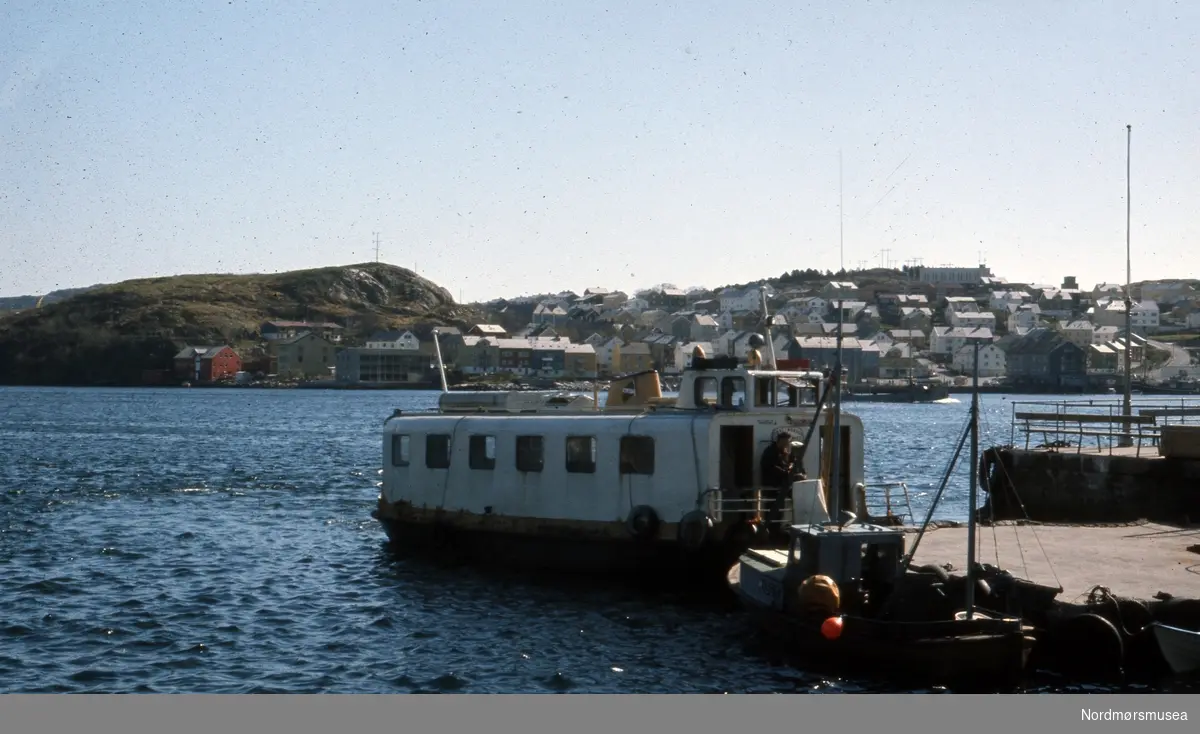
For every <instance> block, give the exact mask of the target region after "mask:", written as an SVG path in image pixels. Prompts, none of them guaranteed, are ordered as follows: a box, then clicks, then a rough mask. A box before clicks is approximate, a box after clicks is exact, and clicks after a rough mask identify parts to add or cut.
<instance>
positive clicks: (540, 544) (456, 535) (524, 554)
mask: <svg viewBox="0 0 1200 734" xmlns="http://www.w3.org/2000/svg"><path fill="white" fill-rule="evenodd" d="M372 514H373V515H374V517H375V518H376V520H378V521H379V523H380V524H381V525H382V527H383V529H384V531H385V532H386V533H387V537H388V541H389V545H390V546H391V548H392V550H393V551H396V552H399V553H403V554H411V555H416V556H423V557H427V558H431V559H435V560H438V561H443V562H452V563H468V564H470V565H474V566H480V567H494V568H503V569H506V570H513V571H535V572H553V573H568V574H584V575H589V576H613V577H619V578H621V579H623V580H628V581H634V582H638V581H650V582H653V583H654V584H656V585H673V584H676V583H677V584H680V585H697V584H699V585H702V586H707V585H712V586H716V587H718V588H724V578H725V574H726V572H727V571H728V570H729V567H730V566H731V565H732V564H734V563H736V561H737V558H738V556H739V554H741V553H743V552H745V550H746V546H745V544H744V543H735V542H710V543H706V544H704V545H701V546H700V547H698V548H696V549H688V548H685V547H684V546H683V545H682V544H681V543H679V542H678V541H671V540H664V539H661V538H660V539H653V540H638V539H636V538H633V537H632V536H629V537H620V536H618V535H615V534H595V535H588V534H585V533H582V532H575V533H570V532H563V531H561V530H557V529H555V528H548V529H547V530H548V532H543V533H537V532H511V531H503V530H495V529H489V528H487V527H481V526H478V525H477V526H474V527H471V526H464V525H462V524H455V523H453V522H437V521H433V522H430V521H426V520H414V519H411V518H404V517H395V516H388V515H387V514H384V513H381V512H380V511H378V510H376V511H375V512H374V513H372Z"/></svg>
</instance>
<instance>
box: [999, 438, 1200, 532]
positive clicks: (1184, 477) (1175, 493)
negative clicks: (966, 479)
mask: <svg viewBox="0 0 1200 734" xmlns="http://www.w3.org/2000/svg"><path fill="white" fill-rule="evenodd" d="M981 468H983V469H984V471H985V473H984V474H983V475H982V476H981V483H983V484H984V487H983V488H984V490H985V491H986V492H987V493H988V500H987V504H986V505H985V506H984V507H983V508H982V509H981V511H980V517H981V519H985V520H986V519H990V518H993V517H994V518H995V519H997V520H1020V519H1025V518H1026V517H1028V519H1030V520H1036V521H1040V522H1063V523H1089V522H1094V523H1109V522H1132V521H1135V520H1139V519H1145V520H1150V521H1152V522H1165V523H1190V522H1200V460H1196V459H1176V458H1165V457H1162V456H1158V455H1157V449H1156V448H1143V449H1142V455H1141V456H1135V455H1133V454H1131V453H1128V454H1118V453H1114V454H1108V453H1097V452H1092V453H1087V452H1081V453H1075V452H1071V451H1069V450H1068V451H1061V452H1060V451H1049V450H1044V449H1035V450H1025V449H1015V448H1001V449H990V450H988V451H987V452H986V453H985V455H984V462H983V467H981ZM1014 488H1015V491H1014Z"/></svg>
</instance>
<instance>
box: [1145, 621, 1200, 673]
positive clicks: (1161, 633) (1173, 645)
mask: <svg viewBox="0 0 1200 734" xmlns="http://www.w3.org/2000/svg"><path fill="white" fill-rule="evenodd" d="M1151 627H1152V629H1153V630H1154V638H1155V640H1157V641H1158V648H1159V650H1160V651H1161V652H1162V656H1163V659H1164V660H1166V661H1167V665H1169V666H1171V671H1172V672H1174V673H1175V674H1176V675H1185V674H1188V673H1195V672H1196V671H1198V670H1200V632H1193V631H1192V630H1185V629H1180V628H1178V627H1170V626H1167V625H1164V624H1154V625H1152V626H1151Z"/></svg>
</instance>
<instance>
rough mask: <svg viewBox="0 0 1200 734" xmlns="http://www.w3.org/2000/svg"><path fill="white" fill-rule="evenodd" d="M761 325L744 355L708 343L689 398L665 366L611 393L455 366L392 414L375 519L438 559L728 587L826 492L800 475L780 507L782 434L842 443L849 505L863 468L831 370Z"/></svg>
mask: <svg viewBox="0 0 1200 734" xmlns="http://www.w3.org/2000/svg"><path fill="white" fill-rule="evenodd" d="M764 310H765V298H764ZM756 336H757V337H758V338H757V339H755V338H753V337H752V338H751V342H752V347H753V348H752V349H751V350H750V352H749V354H748V355H747V356H746V357H745V358H735V357H727V356H714V357H708V356H706V355H705V354H704V353H703V351H702V350H697V351H696V352H695V353H694V354H693V355H692V358H691V360H690V363H689V364H688V365H687V366H686V368H685V369H684V371H683V372H682V373H681V374H680V376H679V393H678V397H664V396H663V395H662V391H661V382H660V378H659V376H658V373H657V372H656V371H655V370H648V371H644V372H638V373H635V374H628V375H624V376H621V377H619V378H616V379H614V380H612V381H611V383H610V386H609V389H608V392H607V397H606V399H605V400H604V401H603V403H602V402H601V401H600V399H599V394H598V392H597V391H594V392H593V395H591V396H588V395H580V394H576V395H564V394H561V393H548V392H457V391H456V392H450V391H449V390H448V389H446V386H445V379H444V377H443V380H442V385H443V391H442V394H441V396H440V398H439V403H438V406H437V408H436V409H433V410H428V411H417V412H407V411H404V412H402V411H399V410H397V411H396V412H395V413H394V414H393V415H392V416H390V417H389V418H387V420H386V421H385V423H384V426H383V430H382V439H383V442H382V459H383V467H382V486H381V490H380V493H379V497H378V501H377V507H376V509H375V510H374V511H373V512H372V515H373V516H374V517H375V518H376V519H377V520H378V521H379V522H380V523H381V525H382V526H383V528H384V529H385V531H386V533H387V536H388V538H389V541H390V543H391V545H392V546H393V547H394V548H397V549H402V550H409V551H417V552H424V551H433V552H434V553H435V555H437V556H438V557H447V556H453V557H457V558H461V559H462V560H465V561H468V562H471V563H488V564H499V565H503V566H505V567H509V568H514V569H536V570H554V571H567V572H572V573H589V574H591V573H601V574H617V575H623V576H626V577H631V576H646V577H649V578H657V579H659V580H661V579H662V578H663V575H664V574H666V575H668V576H671V577H672V578H674V577H679V578H691V577H692V576H693V572H695V573H699V574H704V575H710V574H711V577H712V579H713V580H715V581H717V582H718V583H723V581H724V574H725V572H726V571H727V570H728V569H729V567H730V565H731V564H732V563H733V562H735V561H736V560H737V558H738V556H739V555H740V553H741V552H742V551H743V550H745V549H746V548H749V547H771V546H772V545H774V546H778V545H779V544H780V543H782V542H785V541H784V540H781V539H780V536H781V535H785V533H782V532H781V531H782V530H783V529H784V528H786V526H787V525H788V524H789V523H790V522H791V521H792V520H793V519H794V518H793V516H792V506H793V505H795V504H796V498H800V500H801V503H803V502H804V501H806V500H805V498H807V497H808V496H809V495H810V494H811V492H812V491H813V485H814V481H813V480H804V481H798V482H796V483H795V484H794V485H793V486H792V496H790V497H783V498H780V499H782V504H781V505H773V504H772V499H773V496H772V495H773V491H774V490H769V489H764V488H763V487H762V484H761V468H760V457H761V455H762V453H763V450H764V448H765V447H766V446H767V445H769V444H770V443H772V442H773V441H774V440H775V439H776V438H777V437H778V436H779V435H780V433H782V432H787V433H789V434H791V436H792V440H793V446H795V448H796V449H797V450H798V451H799V455H800V456H801V457H802V462H803V466H805V467H807V468H808V470H809V471H815V470H816V469H817V468H818V466H819V462H820V459H821V456H822V448H821V447H822V445H826V444H828V445H835V444H836V445H839V451H840V453H841V456H842V457H843V460H842V461H841V462H840V472H841V474H840V476H842V477H844V481H843V482H842V484H841V486H842V491H843V496H844V497H845V498H846V501H847V502H848V503H849V502H854V501H855V500H854V494H855V491H858V492H859V494H861V490H858V488H857V487H856V484H859V483H861V482H862V481H863V475H864V467H863V426H862V422H861V420H859V419H858V418H857V417H856V416H853V415H851V414H843V415H841V417H840V419H839V420H840V423H839V426H840V428H838V427H835V426H833V425H832V424H829V425H819V424H820V423H821V422H822V421H821V419H822V417H823V416H825V414H827V413H828V410H826V409H825V407H824V406H825V403H826V395H827V393H828V386H829V384H830V378H829V377H828V376H827V375H826V374H825V373H823V372H820V371H815V370H812V369H810V368H809V364H808V362H806V361H804V360H795V361H787V360H776V359H775V356H774V353H773V350H770V345H769V342H767V341H766V340H765V339H764V338H763V337H762V336H761V335H756ZM435 344H436V342H435ZM763 346H767V348H768V349H769V350H770V353H769V355H768V357H763V355H762V354H761V352H760V348H761V347H763ZM437 359H438V365H439V368H441V369H442V370H443V374H444V368H442V361H441V355H440V350H439V351H438V354H437ZM826 422H827V423H828V421H826ZM818 428H820V430H818ZM834 435H840V436H841V438H842V441H841V442H840V444H839V443H838V442H833V441H831V440H829V439H830V437H831V436H834ZM796 444H799V445H798V446H797V445H796ZM773 511H774V512H773Z"/></svg>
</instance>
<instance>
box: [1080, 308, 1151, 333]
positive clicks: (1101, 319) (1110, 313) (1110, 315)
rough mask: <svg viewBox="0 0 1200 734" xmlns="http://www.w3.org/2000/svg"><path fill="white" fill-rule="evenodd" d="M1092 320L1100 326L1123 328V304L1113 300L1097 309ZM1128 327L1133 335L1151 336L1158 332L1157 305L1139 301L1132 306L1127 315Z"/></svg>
mask: <svg viewBox="0 0 1200 734" xmlns="http://www.w3.org/2000/svg"><path fill="white" fill-rule="evenodd" d="M1093 320H1094V321H1095V322H1096V324H1097V325H1100V326H1115V327H1117V328H1118V329H1124V328H1125V302H1124V301H1118V300H1113V301H1109V302H1108V303H1107V304H1105V305H1104V306H1103V307H1097V308H1096V311H1095V316H1094V317H1093ZM1129 320H1130V325H1131V326H1132V327H1133V331H1134V333H1135V334H1137V333H1141V334H1152V333H1154V332H1156V331H1158V326H1159V312H1158V304H1157V303H1155V302H1154V301H1141V302H1140V303H1135V304H1134V305H1133V310H1132V311H1131V312H1130V314H1129Z"/></svg>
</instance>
